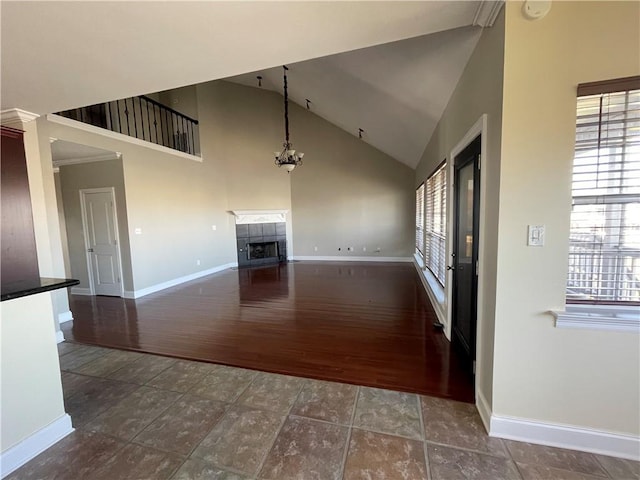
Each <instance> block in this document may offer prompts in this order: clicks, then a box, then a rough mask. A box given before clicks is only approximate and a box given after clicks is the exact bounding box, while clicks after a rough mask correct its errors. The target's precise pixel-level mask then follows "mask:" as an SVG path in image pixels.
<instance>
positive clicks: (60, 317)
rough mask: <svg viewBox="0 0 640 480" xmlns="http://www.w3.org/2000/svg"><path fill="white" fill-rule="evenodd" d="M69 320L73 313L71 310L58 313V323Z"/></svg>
mask: <svg viewBox="0 0 640 480" xmlns="http://www.w3.org/2000/svg"><path fill="white" fill-rule="evenodd" d="M71 320H73V313H71V310H67V311H66V312H62V313H59V314H58V323H65V322H70V321H71Z"/></svg>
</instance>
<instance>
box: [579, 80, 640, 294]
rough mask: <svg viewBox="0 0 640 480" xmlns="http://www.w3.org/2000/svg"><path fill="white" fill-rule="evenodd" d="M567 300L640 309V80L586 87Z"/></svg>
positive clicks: (581, 95)
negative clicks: (633, 306)
mask: <svg viewBox="0 0 640 480" xmlns="http://www.w3.org/2000/svg"><path fill="white" fill-rule="evenodd" d="M572 197H573V202H572V209H571V229H570V244H569V272H568V282H567V303H591V304H595V303H598V304H616V305H624V304H640V77H634V78H627V79H621V80H614V81H608V82H597V83H591V84H584V85H580V86H579V87H578V106H577V126H576V146H575V157H574V162H573V182H572Z"/></svg>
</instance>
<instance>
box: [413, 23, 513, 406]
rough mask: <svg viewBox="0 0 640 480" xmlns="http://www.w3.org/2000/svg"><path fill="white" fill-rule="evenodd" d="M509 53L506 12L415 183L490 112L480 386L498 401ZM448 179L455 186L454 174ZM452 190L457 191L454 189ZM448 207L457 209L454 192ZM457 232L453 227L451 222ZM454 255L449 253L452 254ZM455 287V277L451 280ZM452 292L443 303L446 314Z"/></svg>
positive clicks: (476, 58) (469, 70) (467, 73)
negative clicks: (499, 263) (504, 76)
mask: <svg viewBox="0 0 640 480" xmlns="http://www.w3.org/2000/svg"><path fill="white" fill-rule="evenodd" d="M503 57H504V10H503V11H502V12H501V13H500V15H499V16H498V18H497V19H496V22H495V24H494V26H493V27H492V28H488V29H485V30H484V31H483V32H482V36H481V37H480V40H479V42H478V45H477V46H476V49H475V50H474V52H473V54H472V55H471V58H470V59H469V63H468V64H467V66H466V68H465V70H464V73H463V74H462V76H461V77H460V80H459V82H458V85H457V86H456V89H455V91H454V93H453V95H452V97H451V99H450V100H449V103H448V105H447V108H446V109H445V111H444V113H443V115H442V118H441V119H440V122H439V123H438V126H437V128H436V130H435V131H434V133H433V136H432V137H431V139H430V140H429V144H428V145H427V148H426V149H425V151H424V153H423V155H422V159H421V160H420V163H419V165H418V168H417V169H416V176H415V182H414V184H415V185H414V186H415V187H417V186H418V185H419V184H420V183H422V182H423V181H425V180H426V178H427V177H428V176H429V175H431V173H433V171H434V170H435V169H436V167H437V166H438V165H439V164H440V163H441V162H442V161H443V160H444V159H447V161H448V162H449V163H448V164H449V165H451V159H450V154H451V151H452V149H453V148H454V147H456V145H457V144H458V143H459V142H460V141H461V140H462V139H463V137H464V136H465V134H466V133H467V132H468V131H469V129H470V128H471V127H473V125H474V124H475V123H476V122H477V121H478V120H479V119H480V118H481V116H482V115H483V114H487V132H486V140H487V153H486V156H485V158H484V159H483V161H482V169H481V177H482V178H481V184H482V187H483V190H482V197H481V209H482V210H481V222H480V258H479V260H480V278H479V284H480V286H479V290H478V294H479V298H478V344H479V345H478V352H477V377H476V382H477V388H478V390H479V391H480V392H481V393H482V395H483V396H484V397H485V398H486V400H487V402H488V403H489V406H490V405H491V401H492V390H493V387H492V383H493V378H492V373H493V336H494V317H495V295H496V257H497V250H498V242H497V238H498V200H499V182H500V138H501V129H502V65H503ZM447 182H448V183H449V184H451V175H450V172H448V179H447ZM450 193H452V191H451V190H450ZM449 199H450V200H449V202H448V204H447V208H448V209H449V211H450V210H451V209H452V208H453V202H452V201H451V199H452V195H451V194H449ZM449 231H451V226H449ZM447 258H448V257H447ZM446 288H447V292H449V290H450V281H448V282H447V284H446ZM446 299H447V295H445V302H444V303H443V304H442V305H436V308H439V309H441V311H442V312H443V313H445V314H446V311H447V300H446Z"/></svg>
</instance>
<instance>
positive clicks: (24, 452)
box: [0, 413, 73, 478]
mask: <svg viewBox="0 0 640 480" xmlns="http://www.w3.org/2000/svg"><path fill="white" fill-rule="evenodd" d="M71 432H73V426H72V425H71V417H70V416H69V415H67V414H66V413H65V414H64V415H62V416H61V417H60V418H58V419H57V420H55V421H53V422H52V423H50V424H49V425H47V426H46V427H44V428H42V429H40V430H38V431H37V432H36V433H34V434H33V435H31V436H29V437H27V438H25V439H24V440H22V441H21V442H20V443H18V444H17V445H14V446H13V447H11V448H9V449H7V450H5V451H4V452H2V455H1V456H0V465H1V467H0V468H1V473H0V475H1V477H0V478H4V477H6V476H7V475H9V474H10V473H11V472H13V471H14V470H16V469H18V468H20V467H21V466H22V465H24V464H25V463H27V462H28V461H29V460H31V459H32V458H34V457H35V456H37V455H39V454H40V453H42V452H44V451H45V450H46V449H47V448H49V447H50V446H51V445H53V444H54V443H56V442H58V441H60V440H62V439H63V438H64V437H66V436H67V435H69V434H70V433H71Z"/></svg>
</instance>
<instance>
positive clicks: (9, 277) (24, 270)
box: [0, 127, 40, 285]
mask: <svg viewBox="0 0 640 480" xmlns="http://www.w3.org/2000/svg"><path fill="white" fill-rule="evenodd" d="M0 128H1V129H2V137H1V142H0V144H1V146H2V151H1V156H0V167H1V168H0V169H1V176H2V184H1V187H2V190H1V192H2V193H1V195H2V198H1V200H2V204H1V209H2V224H1V229H2V239H1V241H2V244H1V248H2V258H0V265H1V269H2V270H1V272H0V274H1V277H0V280H1V282H2V285H7V284H9V283H14V282H22V281H25V280H35V279H39V277H40V273H39V271H38V254H37V251H36V240H35V234H34V230H33V214H32V210H31V195H30V193H29V178H28V175H27V161H26V157H25V153H24V139H23V134H22V132H21V131H20V130H15V129H12V128H8V127H0Z"/></svg>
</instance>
